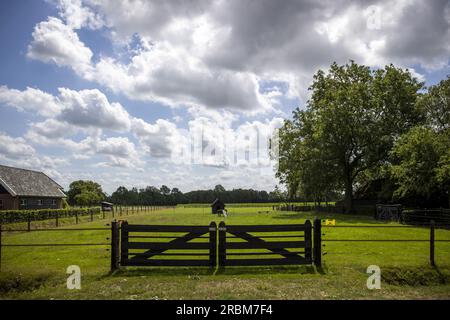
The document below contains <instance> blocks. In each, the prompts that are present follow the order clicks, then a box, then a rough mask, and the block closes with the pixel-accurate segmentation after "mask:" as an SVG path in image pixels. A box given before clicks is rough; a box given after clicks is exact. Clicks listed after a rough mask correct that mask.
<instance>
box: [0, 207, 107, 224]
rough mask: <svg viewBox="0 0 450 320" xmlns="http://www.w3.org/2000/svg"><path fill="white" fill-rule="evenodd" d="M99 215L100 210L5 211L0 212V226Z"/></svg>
mask: <svg viewBox="0 0 450 320" xmlns="http://www.w3.org/2000/svg"><path fill="white" fill-rule="evenodd" d="M91 213H93V214H99V213H100V208H98V207H96V208H68V209H42V210H6V211H0V224H8V223H18V222H27V221H28V219H30V220H31V221H40V220H47V219H54V218H56V216H58V217H59V218H68V217H74V216H75V215H78V216H86V215H90V214H91Z"/></svg>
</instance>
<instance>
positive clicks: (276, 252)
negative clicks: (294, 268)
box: [227, 249, 305, 257]
mask: <svg viewBox="0 0 450 320" xmlns="http://www.w3.org/2000/svg"><path fill="white" fill-rule="evenodd" d="M298 254H305V251H295V252H287V251H286V250H281V251H278V250H276V249H273V251H272V252H229V251H228V252H227V256H268V255H283V256H292V257H295V256H297V255H298Z"/></svg>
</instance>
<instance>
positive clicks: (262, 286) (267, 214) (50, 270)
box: [0, 205, 450, 299]
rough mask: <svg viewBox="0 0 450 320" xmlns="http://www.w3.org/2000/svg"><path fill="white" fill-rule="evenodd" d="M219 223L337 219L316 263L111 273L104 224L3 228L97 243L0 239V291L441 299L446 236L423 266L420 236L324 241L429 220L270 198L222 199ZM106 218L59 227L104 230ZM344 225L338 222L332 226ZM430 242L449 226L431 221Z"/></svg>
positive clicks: (449, 249)
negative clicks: (307, 208)
mask: <svg viewBox="0 0 450 320" xmlns="http://www.w3.org/2000/svg"><path fill="white" fill-rule="evenodd" d="M228 209H229V210H228V211H229V216H228V217H227V218H226V224H227V225H243V224H249V225H251V224H258V225H262V224H298V223H303V222H304V221H305V220H306V219H311V220H312V219H313V218H314V217H318V218H321V219H330V218H331V219H336V227H333V226H329V227H324V228H323V234H324V235H323V237H322V239H323V241H324V242H323V243H324V244H325V247H323V250H322V251H323V252H324V253H325V254H324V256H323V258H322V259H323V269H321V270H317V269H316V268H315V267H312V266H289V267H288V266H280V267H227V268H226V269H225V270H210V269H209V268H201V267H191V268H187V267H164V268H161V267H150V268H148V267H147V268H143V267H141V268H138V267H127V268H122V269H121V270H119V271H117V272H115V273H114V274H110V273H109V270H110V252H109V251H107V249H109V245H107V244H108V243H109V240H107V238H109V237H110V236H111V235H110V231H109V230H89V231H77V230H74V231H62V230H61V231H58V229H55V230H53V231H36V232H23V233H8V232H4V233H3V237H2V240H3V244H4V245H8V244H30V243H32V244H47V243H71V244H77V243H98V244H105V245H99V246H82V247H78V246H67V247H65V246H63V247H8V246H6V247H3V248H2V261H1V273H0V298H2V299H25V298H26V299H449V298H450V242H436V248H435V250H436V258H435V261H436V265H437V267H435V268H433V267H431V266H430V264H429V243H428V242H411V241H399V242H381V241H366V242H354V241H345V242H333V241H327V240H339V239H348V240H351V239H366V240H386V239H392V240H401V239H410V240H412V239H416V240H418V239H423V240H427V239H429V234H430V231H429V228H424V227H408V228H373V227H369V228H357V226H381V225H386V223H385V222H380V221H376V220H373V219H372V217H367V216H349V215H339V214H325V213H314V212H308V213H303V212H279V211H273V210H272V207H271V205H261V206H259V207H257V206H249V205H242V206H238V205H233V206H229V207H228ZM118 219H126V220H127V221H128V222H129V223H132V224H155V225H202V226H207V225H209V223H210V222H211V221H216V222H217V223H219V222H220V221H222V220H223V218H221V217H216V216H215V215H212V214H210V211H209V208H207V207H204V206H202V207H200V206H198V207H192V206H189V207H183V206H179V207H176V208H170V209H162V210H158V211H152V212H145V213H140V214H137V215H133V216H126V217H119V218H118ZM109 222H110V219H109V220H108V219H105V220H96V221H94V222H82V223H80V224H78V225H66V226H64V228H65V229H66V228H68V229H77V228H103V227H105V225H106V224H107V223H109ZM344 225H345V226H350V228H342V227H340V226H344ZM396 225H398V224H396V223H390V224H389V226H396ZM436 239H437V240H450V231H449V230H443V229H437V230H436ZM69 265H78V266H80V268H81V274H82V277H81V290H68V289H67V288H66V279H67V276H68V275H67V274H66V268H67V267H68V266H69ZM369 265H378V266H379V267H380V268H381V274H382V281H381V289H380V290H369V289H367V287H366V280H367V277H368V274H366V269H367V267H368V266H369Z"/></svg>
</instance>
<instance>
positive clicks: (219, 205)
mask: <svg viewBox="0 0 450 320" xmlns="http://www.w3.org/2000/svg"><path fill="white" fill-rule="evenodd" d="M223 209H225V203H223V202H222V201H221V200H220V199H219V198H216V200H214V202H213V203H211V213H212V214H217V213H219V211H221V210H223Z"/></svg>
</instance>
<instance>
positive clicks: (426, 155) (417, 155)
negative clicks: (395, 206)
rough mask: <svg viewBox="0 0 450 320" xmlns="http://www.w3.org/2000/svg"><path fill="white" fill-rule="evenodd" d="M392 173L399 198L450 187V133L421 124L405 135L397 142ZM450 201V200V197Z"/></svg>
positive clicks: (421, 194) (393, 151)
mask: <svg viewBox="0 0 450 320" xmlns="http://www.w3.org/2000/svg"><path fill="white" fill-rule="evenodd" d="M392 155H393V161H395V163H396V164H393V165H392V166H391V172H392V175H393V177H394V178H395V180H396V182H397V184H398V189H397V190H396V192H395V195H396V197H398V198H401V197H405V196H423V197H425V199H427V200H429V199H430V197H431V196H432V195H433V194H435V193H439V192H440V191H441V190H442V191H444V192H446V193H447V195H448V192H449V188H450V136H449V132H448V131H446V132H445V133H444V132H436V131H433V130H432V129H431V128H428V127H425V126H418V127H415V128H413V129H411V130H410V131H409V132H408V133H406V134H404V135H403V136H402V137H401V138H400V139H399V140H398V141H397V143H396V144H395V146H394V148H393V150H392ZM449 203H450V199H449Z"/></svg>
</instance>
